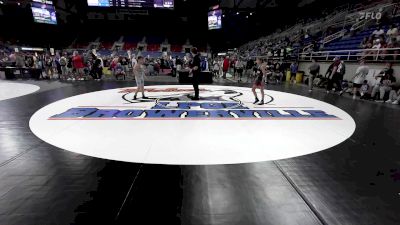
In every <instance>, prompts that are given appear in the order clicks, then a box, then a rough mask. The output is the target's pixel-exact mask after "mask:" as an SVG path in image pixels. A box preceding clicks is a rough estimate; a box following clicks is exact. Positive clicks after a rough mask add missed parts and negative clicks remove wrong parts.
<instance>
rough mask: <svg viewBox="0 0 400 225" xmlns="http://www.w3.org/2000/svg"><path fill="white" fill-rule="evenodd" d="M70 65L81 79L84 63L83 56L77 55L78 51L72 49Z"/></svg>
mask: <svg viewBox="0 0 400 225" xmlns="http://www.w3.org/2000/svg"><path fill="white" fill-rule="evenodd" d="M72 66H73V68H74V70H75V73H76V74H77V75H76V77H77V79H79V80H83V77H82V76H83V68H85V65H84V63H83V58H82V57H81V56H80V55H79V53H78V51H74V53H73V57H72Z"/></svg>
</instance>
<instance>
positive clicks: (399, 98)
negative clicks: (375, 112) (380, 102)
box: [386, 89, 400, 105]
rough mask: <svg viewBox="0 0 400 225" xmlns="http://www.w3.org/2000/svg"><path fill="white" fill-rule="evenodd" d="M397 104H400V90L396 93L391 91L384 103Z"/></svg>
mask: <svg viewBox="0 0 400 225" xmlns="http://www.w3.org/2000/svg"><path fill="white" fill-rule="evenodd" d="M399 102H400V89H399V90H397V91H395V90H391V91H390V93H389V99H388V100H387V101H386V103H389V104H393V105H398V104H399Z"/></svg>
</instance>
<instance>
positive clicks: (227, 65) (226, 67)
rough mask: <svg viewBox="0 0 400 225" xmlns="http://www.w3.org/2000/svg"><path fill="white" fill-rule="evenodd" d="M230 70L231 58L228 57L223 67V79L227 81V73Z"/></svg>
mask: <svg viewBox="0 0 400 225" xmlns="http://www.w3.org/2000/svg"><path fill="white" fill-rule="evenodd" d="M228 70H229V56H226V57H225V59H224V62H223V66H222V72H223V75H222V78H224V79H226V73H227V72H228Z"/></svg>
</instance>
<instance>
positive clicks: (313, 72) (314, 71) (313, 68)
mask: <svg viewBox="0 0 400 225" xmlns="http://www.w3.org/2000/svg"><path fill="white" fill-rule="evenodd" d="M308 71H309V72H310V76H309V78H308V89H309V90H308V91H309V92H312V91H313V82H314V78H316V77H317V76H318V75H319V72H320V66H319V64H318V63H317V60H315V59H312V63H311V65H310V67H308Z"/></svg>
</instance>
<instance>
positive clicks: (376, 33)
mask: <svg viewBox="0 0 400 225" xmlns="http://www.w3.org/2000/svg"><path fill="white" fill-rule="evenodd" d="M383 34H385V31H384V30H383V29H382V27H381V26H378V27H377V28H376V30H374V32H372V37H374V38H377V37H379V36H381V35H383Z"/></svg>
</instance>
